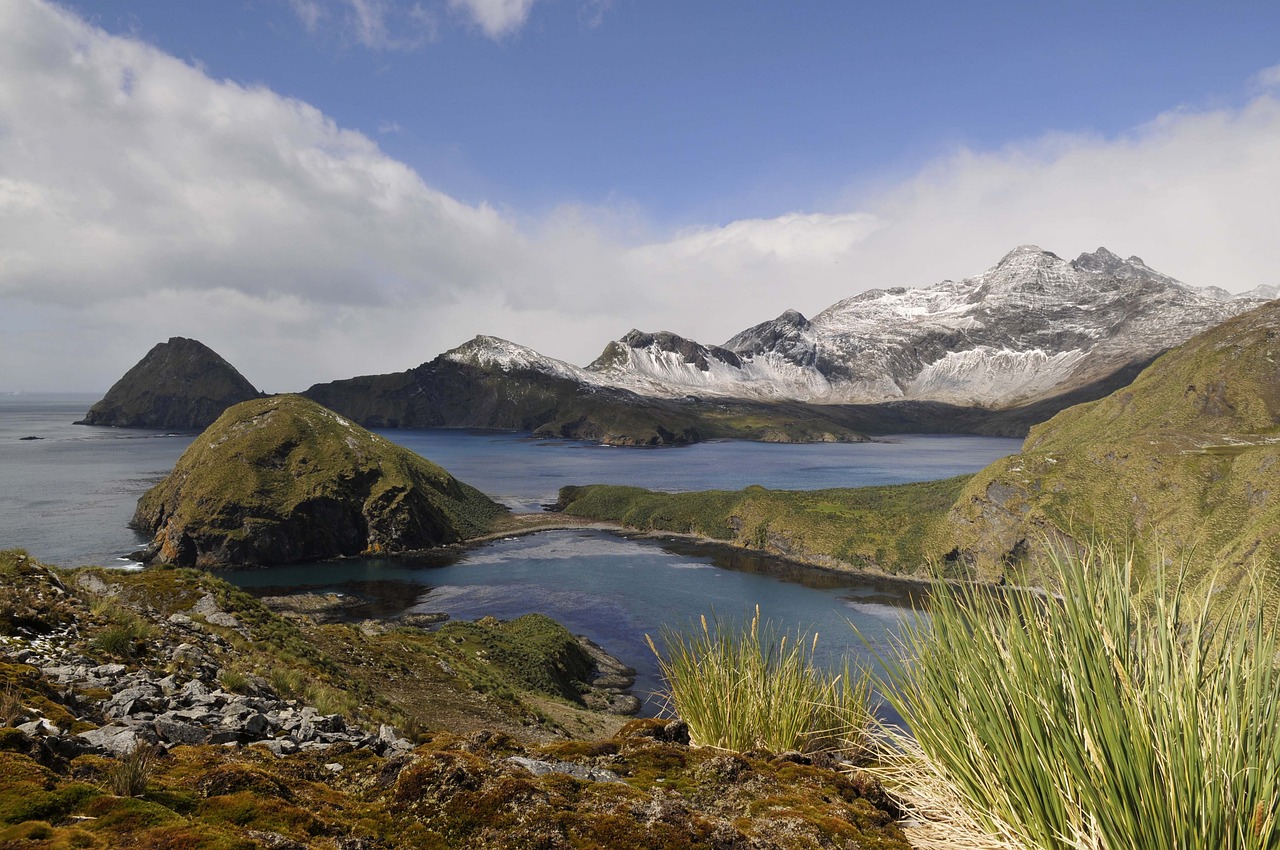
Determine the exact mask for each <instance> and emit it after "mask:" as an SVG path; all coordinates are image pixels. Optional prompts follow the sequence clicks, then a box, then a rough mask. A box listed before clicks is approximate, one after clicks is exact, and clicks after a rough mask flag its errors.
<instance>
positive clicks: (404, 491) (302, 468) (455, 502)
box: [133, 396, 502, 568]
mask: <svg viewBox="0 0 1280 850" xmlns="http://www.w3.org/2000/svg"><path fill="white" fill-rule="evenodd" d="M501 511H502V508H501V507H500V506H498V505H497V504H495V503H494V502H492V501H491V500H490V499H488V498H487V497H486V496H484V494H482V493H480V491H478V490H476V489H475V488H474V487H471V486H469V485H466V484H463V483H462V482H460V481H458V480H457V479H455V478H454V477H453V476H451V475H449V474H448V473H447V472H445V471H444V470H443V469H441V468H440V467H438V466H436V465H435V464H433V463H431V462H430V461H428V460H425V459H424V458H422V457H420V456H418V455H416V454H414V453H413V452H411V451H408V450H407V449H403V448H401V447H399V446H396V445H395V444H393V443H391V442H389V441H387V440H385V439H383V438H382V437H379V436H377V435H376V434H372V433H370V432H368V431H366V430H365V429H363V428H361V427H360V426H358V425H356V424H354V423H353V422H351V421H349V420H347V419H345V418H343V417H341V416H339V415H338V414H336V413H333V412H332V411H330V410H326V409H325V408H323V407H321V406H320V405H318V404H316V403H315V402H312V401H309V400H308V399H304V398H302V397H301V396H277V397H273V398H267V399H260V400H255V401H248V402H243V403H241V404H238V405H236V406H234V407H232V408H230V409H229V410H227V412H226V413H224V414H223V415H222V416H221V417H219V419H218V420H217V421H216V422H215V423H214V424H213V425H211V426H210V427H209V428H208V429H207V430H206V431H205V432H204V433H202V434H201V435H200V436H199V437H197V438H196V439H195V441H194V442H193V443H192V444H191V447H190V448H189V449H188V450H187V451H186V453H185V454H183V456H182V457H181V458H180V459H179V460H178V463H177V464H176V465H175V466H174V468H173V472H171V473H170V474H169V476H168V477H167V478H165V479H164V480H163V481H162V482H160V483H159V484H157V485H156V486H155V487H153V488H152V489H151V490H149V491H147V493H146V494H145V495H144V496H143V497H142V498H141V499H140V500H139V502H138V508H137V511H136V512H135V514H134V519H133V524H134V526H135V527H137V528H138V529H139V530H141V531H143V532H144V533H147V534H151V535H153V542H152V545H151V547H150V548H149V550H148V552H147V554H146V558H145V559H146V560H150V561H155V562H161V563H174V564H180V565H184V566H199V567H205V568H219V567H235V566H241V565H247V564H282V563H290V562H296V561H309V560H319V559H324V558H332V557H335V556H339V555H359V554H366V553H367V554H373V553H383V552H397V551H405V550H413V549H423V548H427V547H431V546H437V545H440V544H444V543H452V542H455V541H458V540H462V539H464V538H467V537H471V536H474V535H476V534H479V533H482V532H483V531H485V530H486V529H487V528H488V526H489V524H490V522H491V521H492V520H493V519H494V518H495V517H496V516H497V515H498V514H499V513H500V512H501Z"/></svg>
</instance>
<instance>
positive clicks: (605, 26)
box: [0, 0, 1280, 391]
mask: <svg viewBox="0 0 1280 850" xmlns="http://www.w3.org/2000/svg"><path fill="white" fill-rule="evenodd" d="M0 32H6V33H7V34H8V35H7V40H8V41H9V47H10V49H9V50H7V51H5V53H7V56H0V331H3V335H2V336H0V391H3V390H10V391H13V390H35V389H42V388H46V389H86V390H97V389H104V388H105V386H106V385H107V384H109V383H110V382H111V380H113V379H114V378H115V377H116V376H118V375H119V374H121V373H122V372H123V371H124V370H125V369H126V368H127V367H128V366H130V365H132V363H133V362H134V361H135V360H136V359H137V358H138V357H140V356H141V354H142V353H144V352H145V351H146V349H147V348H149V347H150V345H152V344H153V343H154V342H155V341H159V340H161V339H164V338H167V337H168V336H170V335H185V336H194V337H197V338H200V339H202V340H203V341H205V342H207V343H209V344H210V345H212V346H213V347H214V348H215V349H217V350H218V351H220V352H221V353H223V354H224V355H225V356H227V357H228V359H230V360H232V362H233V363H236V364H237V365H238V366H239V367H240V368H241V370H242V371H243V372H244V373H245V374H246V376H247V377H249V378H250V380H251V381H254V382H255V383H257V384H259V385H260V386H262V387H263V388H265V389H268V390H273V391H276V390H288V389H300V388H302V387H305V386H306V385H308V384H309V383H311V382H313V381H320V380H330V379H333V378H338V377H346V376H349V375H352V374H356V373H361V372H374V371H392V370H398V369H403V368H407V367H409V366H413V365H416V364H417V363H420V362H422V361H424V360H427V359H429V358H430V357H432V356H434V355H435V354H437V353H439V352H440V351H442V350H444V349H446V348H448V347H451V346H453V345H457V344H460V343H461V342H464V341H465V340H466V339H467V338H469V337H470V336H471V335H473V334H475V333H492V334H496V335H499V336H504V337H507V338H510V339H513V340H515V341H517V342H522V343H525V344H529V345H532V346H533V347H535V348H538V349H540V350H543V351H545V352H546V353H548V354H551V355H553V356H559V357H563V358H565V359H569V360H573V361H575V362H578V363H583V362H586V361H588V360H590V359H591V358H592V357H594V356H595V354H596V353H598V352H599V350H600V349H601V348H602V347H603V345H604V344H605V342H607V341H608V340H609V339H611V338H615V337H617V336H619V335H621V334H622V333H624V332H625V331H627V330H628V329H629V328H630V327H632V326H638V327H641V328H644V329H647V330H659V329H667V330H672V331H675V332H677V333H682V334H685V335H688V336H692V337H695V338H698V339H700V340H701V341H703V342H707V343H719V342H722V341H723V340H724V339H725V338H727V337H728V336H730V335H731V334H733V333H734V332H736V331H738V330H741V329H742V328H743V327H745V326H747V325H750V324H753V323H755V322H757V321H761V320H764V319H767V318H771V317H772V316H775V315H777V314H778V313H780V312H782V311H783V310H784V309H788V308H795V309H799V310H801V311H802V312H804V313H806V314H809V315H812V314H813V313H814V312H817V311H818V310H821V309H822V308H823V307H825V306H828V305H829V304H831V303H832V302H834V301H837V300H839V299H841V298H844V297H847V296H849V295H852V294H855V293H856V292H859V291H862V290H865V289H867V288H870V287H875V286H892V285H918V286H922V285H929V284H932V283H936V282H937V281H939V280H942V279H944V278H947V277H953V278H958V277H962V276H966V275H971V274H976V273H978V272H981V271H982V270H983V269H985V268H987V267H988V266H990V265H992V264H994V263H995V262H996V261H997V260H998V259H999V258H1000V256H1001V255H1002V254H1003V253H1004V252H1006V251H1007V250H1009V249H1011V248H1012V247H1014V246H1015V245H1017V244H1020V243H1025V242H1034V243H1037V244H1040V245H1041V246H1042V247H1045V248H1047V249H1049V250H1053V251H1055V252H1057V253H1059V254H1062V255H1065V256H1074V255H1075V254H1076V253H1079V252H1080V251H1085V250H1093V249H1094V248H1096V247H1098V246H1099V245H1106V246H1107V247H1109V248H1111V249H1113V250H1115V251H1117V252H1118V253H1120V254H1122V255H1126V256H1127V255H1129V254H1138V255H1140V256H1142V257H1143V258H1144V259H1145V260H1146V261H1147V262H1148V263H1149V264H1150V265H1152V266H1153V267H1154V268H1157V269H1159V270H1161V271H1164V272H1166V273H1169V274H1172V275H1174V276H1176V277H1179V278H1181V279H1183V280H1185V281H1187V282H1188V283H1192V284H1194V285H1204V286H1207V285H1216V286H1222V287H1224V288H1227V289H1230V290H1235V291H1241V290H1244V289H1248V288H1251V287H1253V286H1257V285H1260V284H1273V285H1274V284H1277V283H1280V278H1277V275H1276V273H1275V271H1274V270H1275V269H1277V268H1280V247H1276V246H1275V244H1273V243H1277V242H1280V240H1276V239H1275V238H1274V234H1273V232H1272V231H1273V229H1274V222H1275V220H1276V215H1275V200H1274V199H1275V198H1276V197H1280V103H1278V102H1277V93H1278V92H1280V41H1278V40H1277V37H1276V36H1277V34H1280V4H1275V3H1221V4H1209V3H1172V2H1163V3H1146V2H1141V3H1139V2H1135V3H1124V4H1119V3H1085V2H1079V3H1066V2H1055V3H1050V2H1008V3H996V2H987V3H980V4H979V3H967V4H964V3H954V2H900V3H852V2H812V3H763V2H699V3H689V2H662V1H661V0H646V2H638V0H612V2H606V1H605V0H251V1H249V0H228V2H225V3H216V4H215V3H174V2H169V0H149V1H148V2H142V0H133V2H129V0H83V1H82V2H63V3H57V4H55V3H49V2H44V0H0ZM6 349H7V350H6ZM88 351H92V352H93V355H92V356H91V357H88V356H87V355H86V352H88Z"/></svg>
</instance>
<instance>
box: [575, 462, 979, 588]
mask: <svg viewBox="0 0 1280 850" xmlns="http://www.w3.org/2000/svg"><path fill="white" fill-rule="evenodd" d="M967 480H968V476H961V477H958V478H949V479H946V480H943V481H928V482H923V483H918V484H898V485H892V486H886V487H860V488H848V489H830V490H767V489H765V488H763V487H756V486H753V487H747V488H746V489H745V490H736V491H729V490H707V491H699V492H692V493H658V492H654V491H652V490H645V489H642V488H640V487H623V486H615V485H605V484H594V485H588V486H582V487H564V488H561V490H560V499H559V502H558V503H557V509H558V510H560V511H563V512H564V513H567V514H571V515H574V516H581V517H588V518H591V519H596V520H607V521H612V522H617V523H620V524H622V525H626V526H628V527H631V528H636V529H640V530H644V531H670V532H676V533H685V534H698V535H701V536H704V537H709V538H712V539H715V540H723V541H726V542H729V543H732V544H734V545H736V546H743V547H747V548H750V549H758V550H760V551H764V552H772V553H775V554H779V555H784V556H786V557H789V558H794V559H796V560H800V561H805V562H809V563H813V564H817V565H820V566H825V567H832V568H837V569H857V570H874V571H882V572H887V573H892V574H908V575H927V574H930V573H931V572H932V571H934V570H936V569H939V568H943V567H945V566H946V564H945V563H944V561H945V557H946V554H947V552H948V551H949V549H950V547H949V546H947V545H946V543H945V539H944V538H942V537H941V536H940V530H941V528H942V523H943V521H944V518H945V516H946V513H947V511H948V510H949V509H950V508H951V506H952V505H953V504H954V503H955V500H956V498H957V497H958V496H959V494H960V492H961V490H962V488H963V487H964V485H965V482H966V481H967Z"/></svg>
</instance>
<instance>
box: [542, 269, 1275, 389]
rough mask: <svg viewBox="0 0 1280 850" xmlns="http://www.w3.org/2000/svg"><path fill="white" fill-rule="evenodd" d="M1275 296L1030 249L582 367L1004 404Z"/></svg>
mask: <svg viewBox="0 0 1280 850" xmlns="http://www.w3.org/2000/svg"><path fill="white" fill-rule="evenodd" d="M1268 295H1269V293H1266V292H1262V291H1257V292H1251V293H1246V295H1245V296H1238V297H1233V296H1231V295H1230V293H1227V292H1225V290H1220V289H1217V288H1216V287H1213V288H1208V289H1197V288H1194V287H1190V286H1187V285H1185V284H1183V283H1181V282H1179V281H1177V280H1175V279H1173V278H1171V277H1169V276H1167V275H1164V274H1161V273H1159V272H1157V271H1155V270H1153V269H1151V268H1149V267H1148V266H1147V265H1146V264H1145V263H1144V262H1143V261H1142V260H1141V259H1139V258H1138V257H1129V258H1128V259H1127V260H1125V259H1121V258H1120V257H1118V256H1117V255H1115V254H1113V253H1111V252H1110V251H1108V250H1107V249H1105V248H1099V249H1098V250H1097V251H1095V252H1094V253H1092V254H1088V253H1086V254H1081V255H1080V256H1079V257H1077V258H1076V259H1075V260H1072V261H1070V262H1068V261H1066V260H1063V259H1062V258H1060V257H1058V256H1057V255H1055V254H1053V253H1050V252H1048V251H1043V250H1041V249H1040V248H1038V247H1036V246H1034V245H1023V246H1020V247H1018V248H1016V249H1014V250H1013V251H1011V252H1009V253H1008V254H1007V255H1005V257H1004V258H1003V259H1001V260H1000V262H999V263H997V264H996V265H995V266H993V267H992V268H991V269H989V270H987V271H986V272H984V273H983V274H980V275H977V276H975V277H970V278H965V279H964V280H961V281H958V282H956V281H950V280H947V281H943V282H942V283H939V284H937V285H935V286H930V287H927V288H920V289H904V288H894V289H887V290H871V291H868V292H863V293H861V294H859V295H856V296H854V297H852V298H848V299H845V300H844V301H841V302H839V303H837V304H834V305H832V306H831V307H828V308H827V309H826V310H823V311H822V312H821V313H819V314H818V315H817V316H815V317H813V319H806V318H805V317H804V316H802V315H800V314H799V313H797V312H796V311H794V310H788V311H786V312H785V313H783V314H782V315H781V316H779V317H778V318H777V319H774V320H772V321H768V322H763V323H761V324H759V325H756V326H755V327H752V328H748V329H747V330H745V331H743V332H741V333H739V334H738V335H736V336H734V337H733V338H732V339H730V340H729V341H728V342H726V343H725V344H724V345H723V346H711V347H708V346H704V345H701V344H699V343H697V342H694V341H693V340H688V339H684V338H682V337H679V336H676V335H674V334H669V333H657V334H649V333H641V332H639V331H631V332H630V333H628V334H627V335H626V336H624V337H622V338H621V339H619V340H618V341H616V342H612V343H609V345H608V346H607V347H606V348H605V351H604V353H603V354H602V355H601V356H600V357H599V358H598V359H597V360H596V361H595V362H593V363H592V364H590V365H589V366H588V367H587V368H586V370H579V371H580V372H581V371H585V372H587V373H588V374H589V375H590V377H589V378H587V379H586V380H587V381H589V382H591V383H596V384H600V385H605V386H614V387H621V388H626V389H630V390H632V391H634V392H638V393H642V394H645V395H657V396H665V397H679V396H684V395H700V396H701V395H711V396H727V397H738V398H754V399H761V400H773V399H795V400H802V401H812V402H826V403H874V402H882V401H891V400H901V399H915V400H928V401H945V402H950V403H953V404H960V405H970V406H971V405H978V406H984V407H1007V406H1012V405H1017V404H1024V403H1027V402H1032V401H1036V400H1039V399H1044V398H1048V397H1050V396H1054V395H1058V394H1061V393H1063V392H1066V391H1069V390H1072V389H1076V388H1079V387H1083V386H1086V385H1088V384H1090V383H1092V382H1094V381H1098V380H1101V379H1103V378H1106V377H1107V376H1109V375H1111V374H1113V373H1115V372H1116V371H1118V370H1119V369H1122V368H1124V367H1126V366H1128V365H1130V364H1133V363H1142V362H1145V361H1148V360H1150V359H1151V358H1153V357H1154V356H1156V355H1157V354H1159V353H1160V352H1162V351H1164V350H1166V349H1168V348H1171V347H1173V346H1175V345H1178V344H1180V343H1182V342H1184V341H1186V340H1187V339H1189V338H1190V337H1191V336H1193V335H1195V334H1197V333H1199V332H1200V331H1203V330H1205V329H1207V328H1209V327H1212V326H1213V325H1216V324H1218V323H1219V322H1222V321H1223V320H1225V319H1227V318H1229V317H1231V316H1233V315H1236V314H1237V313H1241V312H1243V311H1245V310H1247V309H1250V308H1251V307H1254V306H1257V305H1258V304H1259V303H1261V300H1262V298H1265V297H1267V296H1268ZM555 362H556V363H559V361H555ZM565 365H567V364H565ZM572 368H576V367H572Z"/></svg>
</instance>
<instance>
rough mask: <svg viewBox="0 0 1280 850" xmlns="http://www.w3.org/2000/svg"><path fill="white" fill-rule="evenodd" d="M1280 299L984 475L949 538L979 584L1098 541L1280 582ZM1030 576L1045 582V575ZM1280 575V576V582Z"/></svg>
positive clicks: (1078, 413) (954, 517)
mask: <svg viewBox="0 0 1280 850" xmlns="http://www.w3.org/2000/svg"><path fill="white" fill-rule="evenodd" d="M1277 358H1280V304H1275V303H1271V304H1268V305H1265V306H1263V307H1260V308H1258V309H1257V310H1253V311H1251V312H1249V313H1245V314H1243V315H1241V316H1237V317H1236V318H1234V319H1231V320H1230V321H1228V322H1225V323H1224V324H1222V325H1220V326H1218V327H1216V328H1214V329H1212V330H1210V331H1207V332H1206V333H1204V334H1201V335H1200V336H1198V337H1196V338H1194V339H1192V340H1191V341H1189V342H1187V343H1186V344H1184V345H1182V346H1180V347H1179V348H1177V349H1174V350H1173V351H1171V352H1169V353H1168V354H1166V355H1164V356H1163V357H1161V358H1160V359H1159V360H1157V361H1156V362H1155V364H1153V365H1152V366H1151V367H1149V368H1148V369H1146V370H1145V371H1143V373H1142V374H1141V375H1139V376H1138V378H1137V379H1136V380H1135V381H1134V382H1133V383H1132V384H1131V385H1130V386H1129V387H1127V388H1125V389H1122V390H1119V391H1117V392H1115V393H1113V394H1112V395H1110V396H1108V397H1107V398H1105V399H1102V400H1100V401H1096V402H1092V403H1090V404H1083V405H1079V406H1077V407H1073V408H1070V409H1068V410H1065V411H1063V412H1062V413H1060V414H1058V415H1057V416H1055V417H1054V418H1053V419H1051V420H1050V421H1048V422H1046V423H1044V424H1041V425H1038V426H1036V427H1035V428H1033V429H1032V431H1031V434H1030V436H1029V437H1028V438H1027V440H1026V443H1025V445H1024V447H1023V451H1022V453H1021V454H1019V455H1015V456H1013V457H1009V458H1006V459H1004V460H1001V461H998V462H996V463H995V464H992V465H991V466H990V467H988V468H987V469H985V470H983V471H982V472H980V473H978V475H976V476H974V477H973V479H972V480H971V481H970V482H969V484H968V485H967V486H966V487H965V489H964V492H963V494H961V497H960V498H959V500H958V501H957V504H956V508H955V510H954V511H953V512H952V514H951V516H950V518H949V521H948V528H947V533H948V534H949V535H950V536H951V537H952V538H953V539H954V540H955V543H956V544H957V545H958V546H959V549H960V551H961V554H962V555H963V556H964V557H965V558H966V559H967V560H969V561H970V562H972V563H973V564H974V565H975V566H976V568H977V570H978V573H979V575H982V576H984V577H994V576H997V575H1000V574H1002V573H1003V572H1004V571H1006V569H1007V566H1008V564H1009V563H1010V562H1012V561H1028V562H1038V561H1041V560H1042V556H1043V554H1044V553H1043V551H1040V550H1041V549H1043V547H1040V546H1039V544H1040V543H1041V542H1044V541H1048V542H1049V543H1050V544H1051V547H1053V548H1057V549H1058V550H1060V551H1070V550H1072V549H1074V548H1079V547H1080V545H1081V544H1080V540H1081V539H1082V538H1087V537H1089V536H1091V535H1096V536H1098V537H1101V538H1103V539H1106V540H1110V541H1113V542H1117V543H1122V544H1123V543H1131V544H1133V545H1136V546H1137V547H1138V560H1139V563H1141V564H1150V563H1152V556H1153V554H1154V553H1153V551H1152V550H1151V548H1150V544H1151V541H1153V540H1155V539H1159V540H1160V541H1161V542H1162V544H1163V545H1164V546H1166V547H1167V548H1169V549H1170V550H1172V551H1174V552H1175V553H1180V554H1187V553H1193V552H1194V553H1195V555H1196V557H1197V560H1199V561H1200V562H1202V563H1220V564H1224V565H1227V566H1229V567H1230V568H1232V569H1235V570H1238V571H1244V570H1247V569H1249V568H1250V567H1251V565H1253V564H1260V565H1263V566H1265V567H1266V568H1267V569H1270V570H1272V571H1273V573H1274V575H1280V498H1277V491H1276V486H1275V474H1276V469H1277V466H1276V465H1277V463H1280V376H1278V373H1277V368H1276V362H1277ZM1029 577H1030V578H1032V579H1034V578H1035V575H1034V573H1032V574H1031V575H1030V576H1029ZM1273 577H1274V576H1273Z"/></svg>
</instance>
